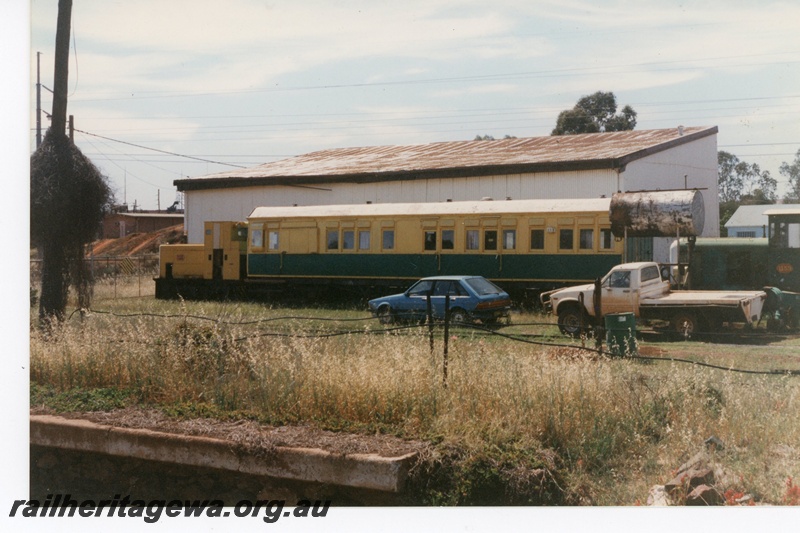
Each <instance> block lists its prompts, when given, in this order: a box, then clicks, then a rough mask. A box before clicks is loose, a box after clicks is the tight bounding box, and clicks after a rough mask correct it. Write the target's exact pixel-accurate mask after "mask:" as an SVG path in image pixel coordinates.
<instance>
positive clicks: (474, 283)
mask: <svg viewBox="0 0 800 533" xmlns="http://www.w3.org/2000/svg"><path fill="white" fill-rule="evenodd" d="M464 283H466V284H467V285H469V286H470V287H472V290H474V291H475V292H476V293H478V295H479V296H486V295H487V294H500V293H501V292H503V289H501V288H500V287H498V286H497V285H495V284H494V283H492V282H491V281H489V280H488V279H485V278H469V279H465V280H464Z"/></svg>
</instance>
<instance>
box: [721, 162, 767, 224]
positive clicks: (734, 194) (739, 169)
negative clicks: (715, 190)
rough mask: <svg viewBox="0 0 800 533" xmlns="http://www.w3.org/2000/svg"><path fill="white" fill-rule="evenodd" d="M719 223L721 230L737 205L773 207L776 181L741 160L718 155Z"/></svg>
mask: <svg viewBox="0 0 800 533" xmlns="http://www.w3.org/2000/svg"><path fill="white" fill-rule="evenodd" d="M717 172H718V177H717V179H718V184H719V223H720V226H721V227H723V231H724V225H725V223H726V222H727V221H728V220H730V218H731V216H733V214H734V213H735V212H736V210H737V209H738V208H739V206H740V205H757V204H772V203H775V201H776V200H777V198H778V195H777V187H778V181H777V180H776V179H775V178H773V177H772V176H771V175H770V173H769V171H768V170H763V171H762V170H761V167H759V166H758V165H757V164H755V163H752V164H751V163H747V162H745V161H742V160H740V159H739V158H738V157H736V156H735V155H734V154H731V153H730V152H725V151H723V150H720V151H719V152H718V153H717Z"/></svg>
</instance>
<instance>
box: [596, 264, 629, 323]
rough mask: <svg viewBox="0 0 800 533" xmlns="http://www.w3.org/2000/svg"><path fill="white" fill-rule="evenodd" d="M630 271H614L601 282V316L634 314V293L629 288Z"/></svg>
mask: <svg viewBox="0 0 800 533" xmlns="http://www.w3.org/2000/svg"><path fill="white" fill-rule="evenodd" d="M633 275H634V272H633V271H632V270H614V271H612V272H611V273H610V274H609V275H608V276H606V279H604V280H603V283H602V286H601V288H600V295H601V298H600V306H601V309H602V313H603V315H607V314H609V313H631V312H635V310H636V306H635V303H636V302H635V297H636V293H635V292H634V290H633V289H632V288H631V278H632V277H633Z"/></svg>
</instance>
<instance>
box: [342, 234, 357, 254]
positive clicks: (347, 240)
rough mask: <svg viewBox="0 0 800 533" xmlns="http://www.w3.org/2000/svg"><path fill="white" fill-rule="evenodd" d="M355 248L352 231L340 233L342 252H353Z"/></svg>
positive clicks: (354, 235)
mask: <svg viewBox="0 0 800 533" xmlns="http://www.w3.org/2000/svg"><path fill="white" fill-rule="evenodd" d="M355 247H356V234H355V232H354V231H353V230H345V231H342V250H353V249H354V248H355Z"/></svg>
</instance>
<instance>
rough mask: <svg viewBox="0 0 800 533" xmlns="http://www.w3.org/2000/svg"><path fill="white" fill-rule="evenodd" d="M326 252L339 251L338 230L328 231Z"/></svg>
mask: <svg viewBox="0 0 800 533" xmlns="http://www.w3.org/2000/svg"><path fill="white" fill-rule="evenodd" d="M327 242H328V245H327V246H328V250H338V249H339V230H338V229H329V230H328V237H327Z"/></svg>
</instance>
